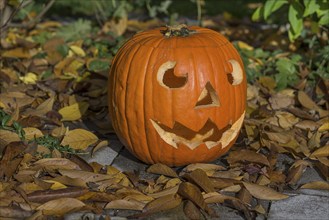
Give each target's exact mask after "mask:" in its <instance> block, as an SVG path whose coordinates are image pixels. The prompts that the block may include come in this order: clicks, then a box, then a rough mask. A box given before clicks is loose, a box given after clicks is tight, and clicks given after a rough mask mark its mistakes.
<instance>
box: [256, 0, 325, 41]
mask: <svg viewBox="0 0 329 220" xmlns="http://www.w3.org/2000/svg"><path fill="white" fill-rule="evenodd" d="M282 11H285V12H282ZM280 12H282V13H280ZM275 17H277V18H278V17H279V19H278V21H288V22H289V24H290V27H289V29H288V34H289V39H290V41H291V42H293V41H295V40H296V39H297V38H298V37H299V36H301V34H302V32H303V30H304V21H306V20H309V21H310V22H311V31H312V32H313V33H318V32H319V29H320V28H328V27H325V26H327V25H329V0H266V2H265V4H263V5H262V6H260V7H258V8H257V9H256V11H255V12H254V14H253V15H252V20H253V21H259V20H262V19H264V20H265V21H267V22H273V21H274V20H275Z"/></svg>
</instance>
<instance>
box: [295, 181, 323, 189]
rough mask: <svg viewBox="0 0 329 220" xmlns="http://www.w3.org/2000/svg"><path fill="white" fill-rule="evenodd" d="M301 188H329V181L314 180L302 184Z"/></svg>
mask: <svg viewBox="0 0 329 220" xmlns="http://www.w3.org/2000/svg"><path fill="white" fill-rule="evenodd" d="M300 188H301V189H322V190H329V183H328V182H324V181H314V182H310V183H306V184H304V185H302V186H301V187H300Z"/></svg>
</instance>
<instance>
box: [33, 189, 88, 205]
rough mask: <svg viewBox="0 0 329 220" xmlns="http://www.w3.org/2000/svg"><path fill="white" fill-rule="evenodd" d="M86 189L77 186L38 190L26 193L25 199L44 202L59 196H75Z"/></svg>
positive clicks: (83, 192)
mask: <svg viewBox="0 0 329 220" xmlns="http://www.w3.org/2000/svg"><path fill="white" fill-rule="evenodd" d="M87 192H88V190H87V189H83V188H80V187H79V188H78V187H68V188H65V189H58V190H38V191H35V192H32V193H29V194H28V195H27V199H28V200H29V201H31V202H36V203H44V202H48V201H50V200H54V199H60V198H75V197H79V196H82V195H83V194H85V193H87Z"/></svg>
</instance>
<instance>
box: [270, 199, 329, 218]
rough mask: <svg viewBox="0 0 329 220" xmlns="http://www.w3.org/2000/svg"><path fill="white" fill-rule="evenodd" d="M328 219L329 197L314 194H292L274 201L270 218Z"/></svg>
mask: <svg viewBox="0 0 329 220" xmlns="http://www.w3.org/2000/svg"><path fill="white" fill-rule="evenodd" d="M282 219H285V220H296V219H298V220H304V219H305V220H309V219H314V220H327V219H329V198H328V197H326V196H314V195H304V194H299V195H292V196H291V197H289V198H288V199H285V200H279V201H273V202H272V204H271V207H270V211H269V214H268V220H282Z"/></svg>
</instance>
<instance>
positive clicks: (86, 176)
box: [59, 169, 114, 183]
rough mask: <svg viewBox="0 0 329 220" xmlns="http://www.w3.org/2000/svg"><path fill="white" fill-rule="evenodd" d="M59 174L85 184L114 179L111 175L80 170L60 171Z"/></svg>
mask: <svg viewBox="0 0 329 220" xmlns="http://www.w3.org/2000/svg"><path fill="white" fill-rule="evenodd" d="M59 173H60V174H62V175H63V176H67V177H70V178H73V179H76V178H79V179H81V180H83V181H84V182H85V183H88V182H98V181H103V180H110V179H114V178H113V176H111V175H106V174H99V173H93V172H87V171H82V170H73V169H71V170H63V169H60V170H59Z"/></svg>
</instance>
